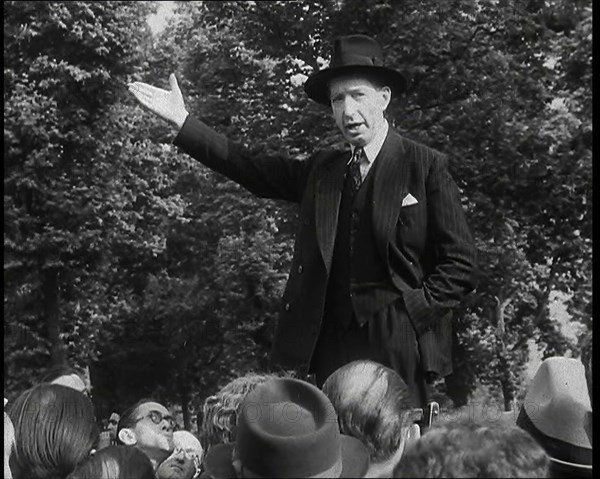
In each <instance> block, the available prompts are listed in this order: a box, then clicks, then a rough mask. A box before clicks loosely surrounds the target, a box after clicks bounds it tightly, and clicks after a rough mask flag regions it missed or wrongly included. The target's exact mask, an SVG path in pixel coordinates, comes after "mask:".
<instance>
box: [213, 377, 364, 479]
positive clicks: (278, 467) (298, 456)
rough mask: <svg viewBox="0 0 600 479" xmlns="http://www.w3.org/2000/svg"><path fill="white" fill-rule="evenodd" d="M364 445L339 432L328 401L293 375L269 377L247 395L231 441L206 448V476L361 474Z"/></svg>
mask: <svg viewBox="0 0 600 479" xmlns="http://www.w3.org/2000/svg"><path fill="white" fill-rule="evenodd" d="M368 465H369V454H368V451H367V448H366V447H365V446H364V444H362V443H361V442H360V441H359V440H358V439H356V438H353V437H350V436H347V435H343V434H341V433H340V431H339V427H338V424H337V416H336V413H335V410H334V408H333V405H332V404H331V401H329V399H327V396H325V394H323V392H322V391H320V390H319V389H318V388H316V387H315V386H313V385H311V384H309V383H307V382H305V381H300V380H298V379H282V378H274V379H271V380H269V381H266V382H264V383H263V384H261V385H259V386H257V387H256V388H255V389H254V391H252V392H251V393H250V394H248V395H247V396H246V398H245V399H244V401H243V403H242V406H241V408H240V411H239V415H238V421H237V433H236V437H235V442H234V443H229V444H217V445H215V446H213V447H211V448H210V449H209V450H208V451H207V453H206V456H205V458H204V467H205V472H206V474H207V475H208V476H209V477H213V478H225V477H363V475H364V474H365V472H366V471H367V469H368Z"/></svg>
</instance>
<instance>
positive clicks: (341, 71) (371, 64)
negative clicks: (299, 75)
mask: <svg viewBox="0 0 600 479" xmlns="http://www.w3.org/2000/svg"><path fill="white" fill-rule="evenodd" d="M350 74H367V75H369V76H370V77H374V78H376V79H378V80H380V81H381V82H382V83H383V84H385V85H387V86H389V87H390V89H391V90H392V98H395V97H397V96H399V95H400V94H401V93H402V92H403V91H405V90H406V79H405V78H404V76H403V75H402V74H401V73H400V72H398V71H396V70H393V69H391V68H387V67H385V66H383V53H382V50H381V46H380V45H379V43H377V41H376V40H375V39H373V38H371V37H369V36H367V35H347V36H343V37H340V38H337V39H336V40H335V42H334V44H333V53H332V55H331V62H330V63H329V66H328V67H327V68H324V69H322V70H319V71H318V72H316V73H314V74H312V75H311V76H309V77H308V79H307V80H306V82H305V83H304V91H305V92H306V94H307V95H308V96H309V98H311V99H312V100H314V101H316V102H317V103H321V104H323V105H329V104H330V103H329V82H330V81H331V80H332V79H333V78H336V77H339V76H342V75H350Z"/></svg>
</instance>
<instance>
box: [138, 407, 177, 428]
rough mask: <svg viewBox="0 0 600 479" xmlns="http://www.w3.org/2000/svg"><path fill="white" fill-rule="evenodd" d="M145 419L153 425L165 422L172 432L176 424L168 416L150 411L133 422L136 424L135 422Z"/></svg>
mask: <svg viewBox="0 0 600 479" xmlns="http://www.w3.org/2000/svg"><path fill="white" fill-rule="evenodd" d="M146 418H149V419H150V420H151V421H152V422H153V423H154V424H160V423H161V422H162V421H167V422H168V424H169V427H170V428H171V429H173V430H174V429H175V427H176V426H177V423H176V422H175V419H173V416H169V415H165V416H163V415H162V413H160V412H159V411H150V412H149V413H148V414H146V415H145V416H142V417H140V418H137V419H136V420H135V422H136V423H137V422H139V421H141V420H142V419H146Z"/></svg>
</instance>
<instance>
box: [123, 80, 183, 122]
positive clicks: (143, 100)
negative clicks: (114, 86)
mask: <svg viewBox="0 0 600 479" xmlns="http://www.w3.org/2000/svg"><path fill="white" fill-rule="evenodd" d="M169 85H170V87H171V91H167V90H163V89H162V88H157V87H155V86H152V85H148V84H147V83H142V82H133V83H129V84H128V85H127V86H128V87H129V91H130V92H131V93H132V94H133V96H134V97H135V98H136V99H137V101H139V102H140V104H141V105H142V106H143V107H144V108H146V109H148V110H150V111H151V112H152V113H154V114H156V115H158V116H160V117H161V118H163V119H164V120H167V121H168V122H169V123H172V124H173V125H175V126H176V127H177V129H181V127H182V126H183V124H184V123H185V119H186V118H187V116H188V111H187V110H186V109H185V104H184V102H183V95H182V94H181V90H180V89H179V85H178V84H177V78H175V74H174V73H171V75H169Z"/></svg>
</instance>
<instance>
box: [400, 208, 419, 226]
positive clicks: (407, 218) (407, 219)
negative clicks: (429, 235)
mask: <svg viewBox="0 0 600 479" xmlns="http://www.w3.org/2000/svg"><path fill="white" fill-rule="evenodd" d="M424 213H425V211H424V208H423V207H422V206H421V204H420V203H418V204H414V205H410V206H403V207H402V208H401V209H400V215H399V216H398V218H399V221H398V223H399V226H402V227H405V228H411V227H413V226H415V225H416V224H417V223H419V222H421V221H422V216H423V215H424Z"/></svg>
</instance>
